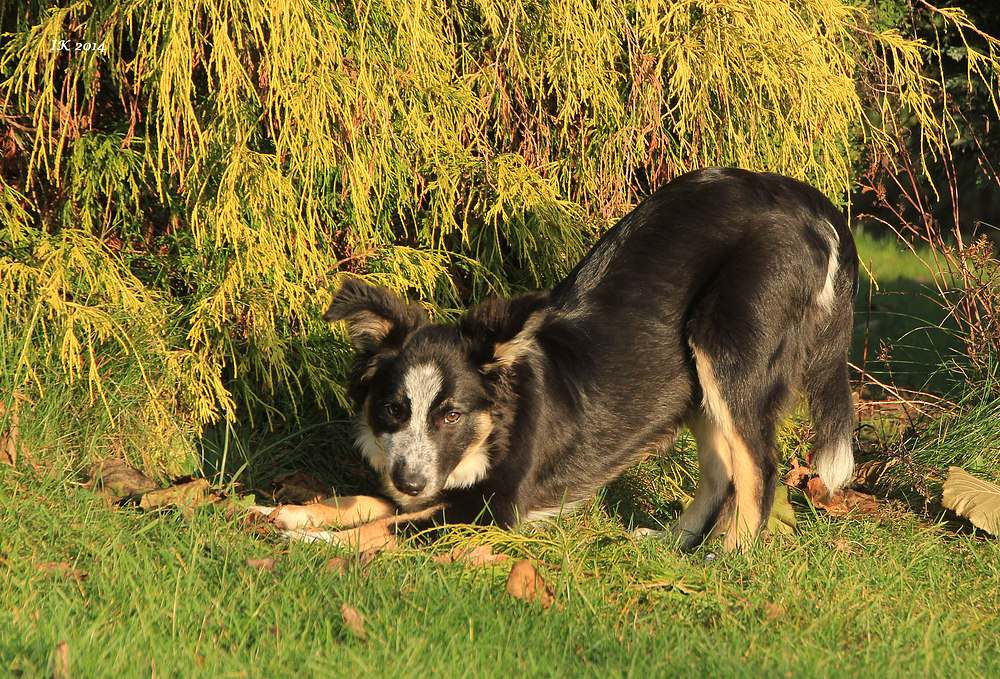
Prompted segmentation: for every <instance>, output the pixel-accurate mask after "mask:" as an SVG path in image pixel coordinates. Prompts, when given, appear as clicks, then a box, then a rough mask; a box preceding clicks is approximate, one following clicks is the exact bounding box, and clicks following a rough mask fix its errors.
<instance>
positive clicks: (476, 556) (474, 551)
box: [432, 545, 508, 566]
mask: <svg viewBox="0 0 1000 679" xmlns="http://www.w3.org/2000/svg"><path fill="white" fill-rule="evenodd" d="M507 559H508V556H507V555H506V554H496V553H494V552H493V547H491V546H490V545H477V546H475V547H455V548H454V549H452V550H451V551H450V552H448V553H447V554H438V555H437V556H435V557H434V558H433V559H432V561H434V563H460V564H462V565H464V566H482V565H484V564H488V563H498V562H501V563H502V562H504V561H506V560H507Z"/></svg>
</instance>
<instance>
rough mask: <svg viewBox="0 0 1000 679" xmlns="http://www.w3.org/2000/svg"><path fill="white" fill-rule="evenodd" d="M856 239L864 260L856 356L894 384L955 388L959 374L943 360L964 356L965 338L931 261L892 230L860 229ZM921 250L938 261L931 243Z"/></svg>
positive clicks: (853, 358) (870, 371)
mask: <svg viewBox="0 0 1000 679" xmlns="http://www.w3.org/2000/svg"><path fill="white" fill-rule="evenodd" d="M855 239H856V242H857V245H858V255H859V257H860V259H861V262H862V265H863V266H862V269H861V272H860V278H861V287H860V290H859V291H858V301H857V305H856V312H855V326H854V344H853V350H852V352H851V362H852V363H853V364H854V365H856V366H858V367H861V366H862V365H864V367H865V369H866V372H867V373H868V374H869V375H871V376H873V377H875V378H876V379H878V380H879V381H880V382H883V383H885V384H889V385H891V386H896V387H901V388H904V389H911V390H917V391H930V392H932V393H937V394H939V395H941V394H943V393H944V392H948V391H952V390H954V389H955V388H956V387H957V386H958V385H957V384H956V382H955V378H954V375H951V374H949V373H948V372H947V371H945V370H942V369H941V368H940V367H939V366H942V365H946V364H947V363H949V362H951V361H955V360H960V358H961V351H962V348H963V347H962V342H961V341H960V340H959V339H958V338H957V337H956V336H955V332H956V326H955V324H954V322H952V321H951V320H950V319H947V318H946V317H947V313H946V311H945V309H944V308H943V307H942V306H941V304H940V303H939V302H938V300H939V299H940V298H939V297H938V295H937V291H936V289H935V288H934V284H933V280H932V277H931V274H930V272H929V271H928V269H927V267H926V266H925V265H924V264H923V263H922V262H921V261H920V260H919V259H917V257H915V256H914V255H913V253H912V252H910V250H909V249H908V248H907V247H906V246H905V245H903V244H902V243H900V242H899V241H898V240H897V239H896V237H895V236H894V235H892V234H889V235H881V236H875V235H872V234H870V233H867V232H864V231H861V230H857V232H856V233H855ZM918 253H919V255H920V257H921V258H922V259H923V260H924V261H926V262H932V261H933V257H932V256H931V253H930V251H929V250H928V249H927V248H920V249H918ZM873 278H874V282H873V280H872V279H873ZM866 340H867V341H866ZM866 349H867V350H866ZM886 359H887V360H886ZM854 377H855V378H857V377H858V375H857V374H855V376H854Z"/></svg>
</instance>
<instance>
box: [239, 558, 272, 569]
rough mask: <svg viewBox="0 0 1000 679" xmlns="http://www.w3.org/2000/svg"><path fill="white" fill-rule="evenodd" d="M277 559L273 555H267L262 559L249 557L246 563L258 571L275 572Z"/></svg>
mask: <svg viewBox="0 0 1000 679" xmlns="http://www.w3.org/2000/svg"><path fill="white" fill-rule="evenodd" d="M275 563H276V560H275V558H274V557H273V556H266V557H264V558H261V559H247V560H246V564H247V566H249V567H250V568H253V569H254V570H258V571H271V572H274V564H275Z"/></svg>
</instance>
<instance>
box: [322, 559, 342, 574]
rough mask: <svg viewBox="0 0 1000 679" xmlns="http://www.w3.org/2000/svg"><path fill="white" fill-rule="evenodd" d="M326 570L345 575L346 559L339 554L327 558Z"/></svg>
mask: <svg viewBox="0 0 1000 679" xmlns="http://www.w3.org/2000/svg"><path fill="white" fill-rule="evenodd" d="M326 570H328V571H330V572H331V573H336V574H337V575H347V559H345V558H343V557H340V556H335V557H333V558H332V559H327V561H326Z"/></svg>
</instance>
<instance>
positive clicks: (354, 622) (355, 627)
mask: <svg viewBox="0 0 1000 679" xmlns="http://www.w3.org/2000/svg"><path fill="white" fill-rule="evenodd" d="M340 614H341V615H342V616H343V617H344V624H345V625H347V629H349V630H350V631H351V634H353V635H354V636H356V637H357V638H358V639H364V638H365V616H363V615H362V614H361V613H358V612H357V611H356V610H354V608H353V607H352V606H348V605H347V604H343V605H341V607H340Z"/></svg>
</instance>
